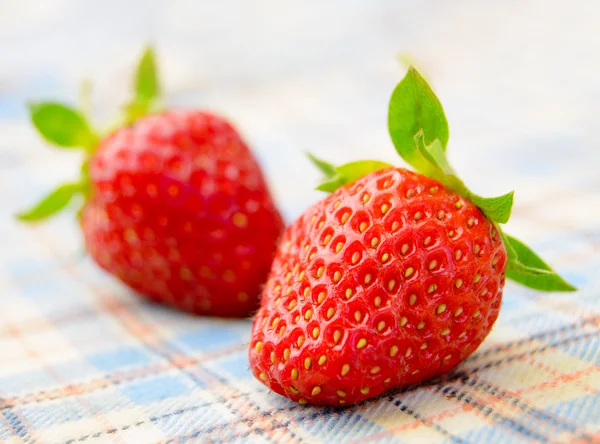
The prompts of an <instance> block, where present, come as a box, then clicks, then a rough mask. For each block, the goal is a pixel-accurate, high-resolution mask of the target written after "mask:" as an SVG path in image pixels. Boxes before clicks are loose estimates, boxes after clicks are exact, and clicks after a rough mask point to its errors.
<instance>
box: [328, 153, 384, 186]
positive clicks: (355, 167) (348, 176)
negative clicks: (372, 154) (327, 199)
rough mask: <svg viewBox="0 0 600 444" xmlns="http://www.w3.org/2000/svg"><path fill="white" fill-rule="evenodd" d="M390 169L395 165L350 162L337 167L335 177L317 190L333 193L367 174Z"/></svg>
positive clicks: (369, 161)
mask: <svg viewBox="0 0 600 444" xmlns="http://www.w3.org/2000/svg"><path fill="white" fill-rule="evenodd" d="M390 167H393V165H390V164H389V163H386V162H380V161H378V160H359V161H357V162H350V163H347V164H344V165H342V166H339V167H336V168H335V176H331V177H330V178H329V179H328V180H326V181H325V182H323V183H322V184H321V185H319V186H318V187H317V190H320V191H327V192H329V193H331V192H333V191H335V190H337V189H338V188H340V187H341V186H343V185H346V184H349V183H352V182H354V181H355V180H358V179H360V178H361V177H364V176H366V175H367V174H370V173H373V172H375V171H379V170H382V169H384V168H390Z"/></svg>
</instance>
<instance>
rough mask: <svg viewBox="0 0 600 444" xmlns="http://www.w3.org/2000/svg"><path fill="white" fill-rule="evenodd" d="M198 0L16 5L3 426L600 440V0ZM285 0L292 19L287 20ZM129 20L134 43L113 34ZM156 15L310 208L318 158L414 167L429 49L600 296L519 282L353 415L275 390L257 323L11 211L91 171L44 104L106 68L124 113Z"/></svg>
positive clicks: (165, 41) (289, 195)
mask: <svg viewBox="0 0 600 444" xmlns="http://www.w3.org/2000/svg"><path fill="white" fill-rule="evenodd" d="M0 1H1V0H0ZM196 3H199V2H191V3H185V2H183V3H182V2H173V3H169V5H170V6H169V7H166V6H165V7H164V8H165V9H161V8H157V9H156V10H155V11H154V10H153V11H154V12H149V10H147V9H146V8H145V6H146V3H145V2H143V3H142V2H128V3H127V6H125V5H123V4H122V2H117V1H116V0H110V1H105V2H102V8H106V9H95V8H100V6H92V5H91V3H90V4H88V5H87V7H86V8H84V9H85V11H84V10H83V9H82V7H80V6H79V5H80V2H75V1H73V2H70V3H69V2H47V3H44V5H46V6H44V8H39V9H36V14H31V13H30V12H31V11H30V9H31V8H29V7H28V6H27V5H28V2H8V1H7V2H5V4H4V5H3V6H2V8H0V10H2V11H8V10H9V9H10V11H11V12H12V15H11V14H0V29H1V30H2V31H0V54H2V55H3V56H5V55H8V57H7V59H5V60H4V61H3V62H2V63H0V64H1V65H2V67H3V71H1V72H0V214H2V216H3V217H1V218H0V273H1V274H0V294H1V295H2V296H1V297H0V440H1V441H3V442H9V443H21V442H24V443H37V442H43V443H90V444H91V443H96V442H132V443H139V442H161V443H167V442H168V443H172V442H187V441H195V440H200V441H206V442H212V441H221V442H235V441H250V442H290V443H296V442H311V443H312V442H350V443H351V442H357V443H358V442H365V441H374V442H375V441H376V442H399V443H410V442H428V443H429V442H461V443H464V442H468V443H471V442H472V443H479V442H548V441H554V442H600V402H599V401H600V395H599V391H600V296H599V291H600V286H599V284H600V277H599V276H600V254H598V253H599V252H600V191H599V185H600V182H599V180H598V167H599V166H600V150H598V146H600V138H599V136H598V134H599V133H598V128H597V108H598V106H597V105H598V100H599V99H598V98H599V97H600V80H599V79H600V77H599V76H598V75H597V73H598V72H599V68H600V66H599V65H598V62H597V58H596V59H594V58H593V57H587V55H585V54H588V53H587V52H585V51H589V54H597V53H598V51H600V48H598V39H597V26H596V23H597V22H598V20H599V19H600V17H598V15H599V13H600V11H599V8H598V6H597V4H596V3H594V2H593V1H590V2H588V3H586V2H577V1H576V2H575V4H570V5H569V6H568V9H567V6H564V5H563V2H558V1H556V2H555V1H546V2H543V5H541V4H537V3H536V2H533V1H516V0H514V1H511V0H507V1H505V2H501V3H500V4H498V5H496V6H495V8H494V11H493V13H490V12H489V10H488V9H487V6H488V5H490V4H489V3H487V5H486V6H481V5H480V4H481V3H485V2H465V1H462V2H461V1H457V2H452V3H451V4H449V3H447V2H438V3H436V2H432V3H431V4H430V5H429V6H422V7H416V6H415V4H414V3H413V4H412V6H410V7H409V6H407V5H398V4H397V2H385V1H383V0H381V1H373V2H342V1H339V2H319V4H318V7H315V5H312V6H310V5H309V4H310V2H308V4H306V5H305V6H298V5H297V6H298V9H297V10H296V11H294V13H291V12H290V13H287V14H285V13H284V12H285V11H286V10H287V9H285V8H288V6H289V5H287V6H285V7H284V6H279V3H277V2H266V3H263V2H236V3H234V2H233V1H227V2H206V3H207V5H198V4H196ZM208 3H211V4H210V5H208ZM0 4H1V3H0ZM98 4H100V3H98ZM265 4H268V6H269V8H270V12H271V13H274V14H275V13H280V14H279V15H276V14H275V15H274V16H273V17H275V16H277V17H279V20H274V21H273V24H272V25H270V26H267V25H265V22H264V20H265V19H264V11H263V10H262V9H261V7H262V6H264V5H265ZM560 5H563V6H560ZM111 7H114V10H115V11H118V15H114V16H113V15H111V14H110V13H108V12H106V11H108V10H109V9H110V8H111ZM7 8H9V9H7ZM527 8H530V9H531V8H533V11H534V12H532V13H528V14H522V11H524V10H525V9H527ZM34 9H35V8H34ZM528 10H529V9H528ZM140 11H143V13H142V15H141V16H140V17H141V18H140V20H134V19H133V17H136V18H137V17H138V15H137V14H138V12H140ZM580 11H586V13H585V14H581V13H580ZM105 12H106V13H105ZM115 14H117V13H116V12H115ZM80 16H81V17H83V16H85V17H88V18H89V26H87V27H82V26H81V23H79V22H78V20H75V19H74V18H77V17H80ZM532 17H535V18H536V19H535V20H533V22H532V19H531V18H532ZM509 19H510V24H511V29H512V31H511V33H510V35H505V34H506V33H505V32H504V31H502V29H504V28H502V26H503V25H502V23H505V22H506V21H507V20H509ZM199 22H202V23H210V24H211V25H210V26H209V27H207V28H203V27H202V26H199V25H198V23H199ZM109 23H110V29H111V30H114V32H111V36H105V37H106V39H100V38H98V37H97V36H95V37H94V36H93V33H94V32H96V33H97V32H99V30H102V29H104V30H106V29H108V26H109V25H108V24H109ZM532 23H533V24H534V25H537V27H536V28H535V32H536V33H539V35H540V36H541V37H540V38H539V39H538V38H537V37H536V36H537V35H538V34H536V35H535V36H534V35H533V34H531V33H529V31H530V30H531V29H532V28H531V27H532ZM424 24H427V26H424ZM50 28H52V29H54V31H52V32H50V33H48V29H50ZM84 28H85V29H84ZM538 28H539V29H538ZM148 29H152V30H153V31H152V32H155V33H156V35H154V37H156V36H160V39H159V42H160V44H159V54H160V55H161V56H162V59H161V61H162V64H163V66H165V70H164V72H165V77H166V79H165V80H166V81H167V82H172V83H167V93H168V95H169V98H170V99H169V100H170V101H171V103H174V104H175V105H188V104H205V105H207V106H210V107H212V108H217V109H221V110H225V111H226V112H227V113H228V114H229V115H230V116H231V117H232V119H233V120H235V121H236V122H237V123H238V124H239V125H240V127H241V129H242V130H243V132H244V133H245V134H246V136H247V138H248V139H249V140H250V141H251V143H252V145H253V146H255V149H256V152H257V154H258V156H259V157H260V159H261V161H262V163H263V165H264V166H265V170H266V173H267V175H268V176H269V177H270V178H271V182H272V186H273V190H274V193H275V195H276V197H277V199H278V201H279V203H280V205H281V207H282V209H283V210H284V213H285V214H286V216H287V219H288V220H291V219H292V218H294V217H295V216H297V215H298V214H300V212H301V211H302V210H303V209H304V208H306V206H307V205H309V204H310V203H311V202H313V201H315V200H316V199H317V198H318V197H319V194H318V193H316V192H311V191H309V188H310V184H311V183H316V181H317V177H318V176H317V173H316V172H314V171H313V170H312V169H311V166H310V165H309V164H308V162H306V160H305V159H304V157H303V151H305V150H307V149H310V150H311V151H315V152H319V153H320V154H321V155H322V156H323V157H325V158H328V159H338V161H348V160H352V159H358V158H361V157H363V158H364V157H369V158H382V159H384V160H388V161H396V160H395V159H394V154H393V150H392V148H391V144H390V143H389V141H388V140H387V135H386V133H385V130H386V128H385V109H386V104H387V99H388V96H389V92H390V91H391V88H392V87H393V86H394V84H395V82H396V81H397V80H398V79H399V78H400V76H401V75H402V72H401V70H400V69H398V67H397V66H396V64H395V62H394V60H393V55H394V54H395V52H396V51H397V50H399V49H405V48H406V47H407V46H409V47H410V48H411V49H412V50H413V51H414V54H417V55H418V56H419V57H420V62H421V63H422V69H423V71H424V72H426V73H427V75H428V76H429V77H430V78H431V79H432V82H433V84H434V87H435V89H436V90H437V91H438V93H439V95H440V97H441V99H442V102H443V103H444V104H445V106H446V110H447V114H448V117H449V120H450V124H451V129H452V137H451V143H450V147H449V149H450V151H451V156H452V160H453V161H454V163H455V166H456V168H457V169H458V170H459V171H460V172H461V173H462V175H463V176H464V178H465V180H466V181H467V183H468V184H470V185H471V186H472V188H473V189H474V190H476V191H478V192H480V193H482V194H490V195H491V194H499V193H500V192H505V191H507V190H508V189H511V188H513V187H514V188H515V189H516V190H517V194H516V199H517V201H516V205H515V209H514V215H513V221H511V223H510V224H509V226H508V228H507V231H508V232H510V233H511V234H514V235H515V236H517V237H520V238H522V239H524V240H526V241H527V243H529V244H530V245H531V246H532V247H534V249H536V251H538V252H539V253H540V254H541V255H542V256H543V257H544V258H546V259H548V261H549V262H550V263H552V264H553V265H554V266H555V267H556V268H557V270H559V271H560V272H561V273H563V274H564V275H565V276H566V277H567V278H568V279H569V280H570V281H572V282H573V283H574V284H575V285H577V286H579V287H580V289H581V290H580V291H579V292H578V293H575V294H542V293H539V292H535V291H530V290H527V289H524V288H522V287H519V286H517V285H514V284H511V283H508V284H507V288H506V291H505V296H504V301H503V307H502V311H501V314H500V317H499V319H498V322H497V323H496V325H495V327H494V329H493V331H492V333H491V335H490V336H489V337H488V339H487V340H486V341H485V343H484V344H483V345H482V346H481V347H480V348H479V350H477V352H476V353H475V354H474V355H473V356H472V357H470V358H469V359H468V360H467V361H465V362H464V363H462V364H461V365H460V366H459V367H457V368H456V369H455V370H454V371H452V372H451V373H450V374H448V375H446V376H444V377H443V378H441V379H438V380H434V381H430V382H428V383H425V384H423V385H420V386H415V387H409V388H406V389H404V390H400V391H395V392H391V393H389V394H387V395H386V396H383V397H381V398H379V399H377V400H372V401H368V402H364V403H362V404H360V405H357V406H354V407H349V408H314V407H310V406H301V405H298V404H296V403H293V402H291V401H289V400H287V399H286V398H283V397H280V396H278V395H276V394H273V393H269V392H268V390H267V389H266V388H265V387H264V386H263V385H261V384H259V383H258V382H257V381H255V380H254V378H253V377H252V375H251V373H250V371H249V370H248V361H247V342H248V334H249V330H250V321H248V320H241V321H225V320H218V319H208V318H200V317H192V316H188V315H185V314H182V313H179V312H175V311H172V310H169V309H165V308H162V307H159V306H155V305H151V304H147V303H145V302H143V301H141V300H140V299H138V298H137V297H136V296H135V295H133V294H131V292H129V291H128V290H127V289H126V288H124V287H123V286H122V285H120V284H119V283H117V282H116V281H115V280H113V279H112V278H111V277H110V276H107V275H106V274H104V273H103V272H102V271H100V270H99V269H98V268H97V267H96V266H95V265H94V264H93V263H92V262H91V260H90V259H89V258H88V257H86V256H85V254H84V253H83V251H82V243H81V239H80V235H79V231H78V227H77V225H76V223H75V222H74V221H73V219H72V217H70V216H69V215H64V216H59V217H58V218H56V219H54V220H52V221H51V222H49V223H48V224H45V225H39V226H33V227H31V226H22V225H18V224H17V223H15V222H14V221H13V220H12V219H11V218H10V217H9V215H10V214H12V213H14V212H15V211H16V210H17V209H20V208H22V207H23V206H26V205H28V204H30V203H32V202H33V201H35V200H36V199H37V198H39V197H40V196H41V195H42V193H44V192H45V191H46V190H48V189H49V188H50V187H52V186H53V185H55V184H57V183H58V182H59V181H61V180H65V179H69V178H72V177H74V175H75V174H76V171H77V163H78V160H79V159H78V158H77V157H78V156H77V155H76V154H74V153H72V152H58V151H52V150H51V149H49V148H47V147H46V146H44V145H43V143H41V142H40V141H39V140H38V138H37V136H36V135H35V134H34V133H33V131H32V130H31V129H30V128H29V127H28V125H27V123H26V121H25V111H24V108H23V107H22V103H23V102H24V100H25V99H26V98H31V97H36V96H42V97H61V96H62V97H72V96H73V93H74V90H73V89H72V85H73V84H74V83H73V82H74V79H76V78H77V77H78V76H79V75H80V74H81V73H82V72H84V71H87V72H88V73H89V72H92V73H93V74H94V76H93V80H94V81H95V82H96V84H97V85H98V88H97V90H96V91H97V97H98V98H99V99H98V100H97V102H96V107H97V111H98V112H99V114H101V115H103V114H106V110H107V109H108V108H110V107H112V106H114V105H115V104H116V103H118V102H120V101H122V100H123V99H124V93H123V92H122V91H123V88H125V86H126V85H125V84H124V82H123V78H124V77H125V76H126V75H128V71H126V68H125V67H126V66H128V64H129V63H130V61H131V60H134V59H135V54H136V53H137V52H138V50H139V43H140V42H141V41H144V40H147V39H148V38H152V37H153V34H149V32H148ZM232 29H236V30H237V31H238V32H239V33H240V34H239V35H240V36H244V38H245V40H244V45H241V44H240V45H237V44H232V43H231V40H228V37H230V33H231V32H232V31H231V30H232ZM120 30H121V31H122V32H121V31H120ZM124 30H126V31H127V32H125V31H124ZM559 30H564V32H559ZM284 31H288V32H287V33H284ZM88 32H89V33H90V34H88ZM500 34H501V35H502V38H501V39H500V38H499V37H498V35H500ZM73 35H81V38H76V39H74V38H73ZM567 35H568V37H569V38H564V37H565V36H567ZM542 37H543V38H542ZM236 41H237V40H236ZM9 48H10V49H11V51H5V49H9ZM50 48H52V49H53V50H50ZM59 48H60V49H59ZM481 48H485V51H482V50H481ZM12 49H16V50H14V51H13V50H12ZM74 54H76V55H77V56H76V57H75V56H74ZM74 58H75V59H77V62H73V59H74ZM50 60H52V61H53V63H51V64H49V63H48V62H49V61H50ZM594 60H595V61H594ZM92 63H93V64H92ZM91 67H97V68H94V69H93V70H92V69H91ZM196 75H197V76H196ZM215 105H216V106H215ZM375 147H377V148H375ZM365 149H367V151H368V153H367V154H365ZM492 153H493V154H492ZM490 160H492V162H490ZM396 162H397V161H396Z"/></svg>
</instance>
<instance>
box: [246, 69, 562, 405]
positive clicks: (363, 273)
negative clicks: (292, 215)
mask: <svg viewBox="0 0 600 444" xmlns="http://www.w3.org/2000/svg"><path fill="white" fill-rule="evenodd" d="M409 75H414V72H409ZM417 80H419V81H422V79H421V78H420V77H419V78H417ZM406 81H409V82H410V81H411V79H410V78H408V80H407V79H405V80H404V81H403V82H406ZM422 82H423V84H424V85H425V86H426V83H424V81H422ZM405 86H406V84H402V83H401V84H400V85H399V88H400V87H405ZM415 88H419V94H413V93H411V94H407V96H408V98H409V99H408V100H410V98H413V97H415V96H417V97H418V96H423V95H426V94H427V93H428V90H427V89H426V88H425V87H424V86H423V85H417V86H416V87H415ZM431 94H433V93H431ZM433 97H435V96H433ZM401 98H402V99H405V97H404V96H403V95H401ZM392 100H393V101H394V100H398V99H394V97H393V98H392ZM436 100H437V99H436ZM430 104H431V100H430V101H429V102H428V104H425V105H423V104H421V103H416V104H415V111H416V112H420V111H422V110H426V108H427V106H428V105H430ZM409 105H410V103H409ZM408 109H410V106H409V107H408ZM429 112H430V113H432V111H429ZM435 115H436V116H437V119H436V122H438V123H439V121H440V117H439V116H440V112H438V113H437V114H435ZM441 115H442V116H443V114H441ZM410 117H411V116H409V117H407V119H408V118H410ZM417 120H418V123H419V124H424V125H425V126H426V127H428V128H429V127H430V126H431V125H428V117H427V115H425V117H423V116H421V118H420V119H417ZM444 121H445V118H444ZM390 128H391V129H393V126H392V125H390ZM422 128H423V127H421V128H420V129H422ZM416 132H418V133H419V137H417V139H416V141H417V143H420V144H421V147H420V149H421V150H423V151H420V153H421V154H422V156H423V159H418V160H415V158H414V157H413V158H411V161H412V162H414V163H416V164H419V162H422V161H423V160H425V161H427V162H429V163H428V164H425V163H421V164H420V166H421V167H423V165H425V166H427V165H429V167H426V168H423V169H425V170H426V171H428V173H429V174H430V175H432V176H436V177H438V178H439V179H440V180H439V181H438V180H435V179H432V178H430V177H426V176H424V175H422V174H417V173H413V172H410V171H408V170H405V169H401V168H390V167H384V168H382V166H385V164H382V163H380V162H374V161H366V162H356V163H352V164H347V165H344V166H342V167H339V168H334V167H332V166H331V165H328V164H325V163H324V162H322V161H318V160H316V159H314V160H315V161H316V162H317V163H318V165H319V166H320V167H321V168H322V169H323V171H324V172H326V173H328V174H329V176H330V179H329V180H328V181H327V182H326V183H324V184H323V185H322V186H321V189H324V190H328V191H329V190H334V189H335V188H337V190H336V191H334V192H333V194H331V195H330V196H329V197H327V198H326V199H324V200H322V201H320V202H317V203H316V204H314V205H313V206H312V207H311V208H309V209H308V210H307V211H306V212H305V213H304V214H302V215H301V216H300V218H298V219H297V220H296V221H295V222H294V223H293V224H292V225H291V226H290V227H289V228H288V229H287V230H286V232H285V233H284V235H283V238H282V241H281V244H280V247H279V250H278V251H277V254H276V256H275V261H274V263H273V267H272V269H271V274H270V277H269V280H268V282H267V285H266V287H265V289H264V292H263V296H262V303H261V308H260V310H259V312H258V313H257V315H256V318H255V321H254V325H253V329H252V335H251V341H250V351H249V359H250V366H251V368H252V371H253V373H254V375H255V376H256V377H257V378H258V379H259V380H261V381H262V382H263V383H264V384H265V385H266V386H268V387H269V388H270V389H272V390H273V391H275V392H277V393H279V394H281V395H284V396H288V397H290V398H291V399H293V400H296V401H298V402H300V403H302V404H304V403H311V404H331V405H348V404H353V403H356V402H359V401H361V400H364V399H366V398H370V397H374V396H377V395H380V394H381V393H383V392H385V391H387V390H390V389H393V388H398V387H401V386H405V385H407V384H416V383H419V382H421V381H424V380H426V379H428V378H431V377H434V376H436V375H440V374H442V373H444V372H447V371H449V370H450V369H451V368H453V367H454V366H456V365H457V364H458V363H459V362H461V361H462V360H464V359H465V358H466V357H467V356H469V355H470V354H471V353H472V352H473V351H474V350H475V349H476V348H477V347H478V346H479V345H480V344H481V342H482V341H483V340H484V339H485V337H486V336H487V335H488V333H489V331H490V329H491V328H492V325H493V324H494V322H495V320H496V318H497V317H498V312H499V309H500V302H501V299H502V291H503V287H504V281H505V271H507V270H509V271H510V273H512V274H511V275H510V277H512V278H513V279H515V280H517V281H521V282H523V281H524V280H525V279H523V278H522V277H521V276H520V275H519V273H527V276H528V277H529V278H531V277H532V276H535V277H536V279H537V280H536V282H537V285H538V286H540V285H541V282H542V281H543V280H544V279H546V281H547V280H548V278H549V276H550V275H552V276H553V277H552V279H555V280H556V279H560V277H558V276H557V275H556V274H553V273H551V272H550V271H548V270H550V269H549V267H547V265H546V264H545V263H543V262H542V261H541V259H539V258H537V256H535V257H536V258H537V259H538V260H539V262H536V261H535V260H532V259H531V256H530V255H529V252H530V250H528V249H527V247H525V246H524V245H523V244H520V243H519V245H517V242H518V241H516V240H514V239H513V238H510V237H508V236H506V235H504V234H503V233H502V232H501V231H500V230H499V228H498V227H497V226H496V225H495V224H494V222H500V221H505V219H507V213H508V212H510V204H511V203H512V194H510V195H506V196H502V197H500V198H496V199H484V198H481V197H479V196H476V195H474V194H473V193H471V192H470V191H469V190H468V189H467V188H466V187H465V186H464V184H462V182H460V181H459V180H458V179H457V178H456V176H455V175H454V172H453V171H450V169H449V165H447V161H446V160H445V157H444V154H443V150H442V151H441V154H440V150H439V147H440V146H441V145H439V146H433V145H437V144H439V141H438V142H436V143H435V144H432V145H431V146H426V145H424V144H422V140H421V139H422V137H423V136H422V132H420V131H418V130H417V131H416ZM439 132H440V131H439V128H438V134H439ZM392 133H393V132H392ZM392 135H393V136H394V134H392ZM442 135H443V131H442ZM446 135H447V129H446ZM446 140H447V138H446ZM424 150H428V151H424ZM401 154H406V152H405V150H404V149H402V150H401ZM411 155H412V156H415V153H414V152H412V153H411ZM407 157H409V158H410V156H407ZM412 162H411V163H412ZM442 166H443V167H444V168H442ZM369 171H374V172H370V173H369ZM365 173H367V174H366V175H364V174H365ZM363 175H364V176H363ZM360 176H363V177H362V178H360ZM450 176H452V177H450ZM357 178H358V180H355V179H357ZM451 188H452V189H454V190H456V191H453V190H452V189H451ZM457 191H458V192H457ZM465 196H468V198H467V197H465ZM472 200H473V201H477V202H478V204H479V207H481V208H478V206H476V205H475V204H474V203H473V202H472ZM509 200H510V202H509ZM503 238H504V239H505V241H506V244H507V245H506V248H505V245H504V243H503V240H502V239H503ZM521 246H522V248H521ZM531 253H532V252H531ZM532 254H533V253H532ZM527 262H529V263H527ZM534 262H535V263H536V264H537V265H536V266H533V265H532V264H533V263H534ZM507 267H508V268H507ZM544 267H546V269H544ZM557 282H558V281H556V282H554V284H553V285H554V286H552V285H550V284H548V283H547V282H546V284H545V285H546V288H544V289H560V290H567V289H572V287H570V286H568V284H566V282H564V281H560V282H562V284H560V285H559V283H557ZM523 283H526V284H527V285H530V286H534V285H531V282H528V283H527V282H523ZM542 283H543V282H542ZM561 285H562V287H561Z"/></svg>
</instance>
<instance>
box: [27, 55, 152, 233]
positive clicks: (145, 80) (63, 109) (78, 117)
mask: <svg viewBox="0 0 600 444" xmlns="http://www.w3.org/2000/svg"><path fill="white" fill-rule="evenodd" d="M134 87H135V88H134V97H133V98H132V99H131V101H129V102H128V103H127V104H126V105H125V106H124V107H123V109H122V113H121V117H120V118H119V119H118V122H117V124H116V125H115V127H114V128H112V129H109V130H108V131H104V132H103V133H110V132H112V131H113V130H114V129H116V128H119V127H122V126H127V125H131V124H132V123H133V122H135V121H136V120H137V119H139V118H141V117H143V116H145V115H147V114H150V113H152V112H156V111H157V110H159V109H160V104H159V99H160V89H159V82H158V74H157V69H156V62H155V57H154V52H153V50H152V48H150V47H148V48H146V50H145V51H144V53H143V55H142V57H141V59H140V61H139V63H138V65H137V70H136V74H135V78H134ZM81 99H82V100H81V102H82V103H81V104H80V107H79V109H78V108H75V107H71V106H68V105H64V104H61V103H58V102H36V103H31V104H29V114H30V118H31V121H32V123H33V125H34V126H35V128H36V129H37V131H38V132H39V134H40V135H41V136H42V138H43V139H44V140H46V141H47V142H48V143H50V144H52V145H54V146H56V147H59V148H63V149H74V150H79V151H81V152H83V162H82V165H81V168H80V173H79V178H78V180H76V181H74V182H69V183H65V184H61V185H59V186H58V187H57V188H55V189H54V190H53V191H51V192H50V193H49V194H47V195H46V196H45V197H44V198H42V199H41V200H40V201H39V202H38V203H37V204H35V205H34V206H33V207H31V208H30V209H28V210H25V211H23V212H20V213H18V214H17V215H16V217H17V219H19V220H21V221H24V222H34V221H40V220H43V219H46V218H48V217H51V216H53V215H55V214H58V213H59V212H60V211H62V210H63V209H65V208H66V207H67V206H68V205H69V203H70V202H71V201H72V200H73V199H74V198H78V197H79V198H80V200H83V203H82V205H81V208H80V210H79V213H80V212H81V209H82V208H83V206H84V205H85V202H86V201H87V200H88V199H89V198H90V196H91V192H92V188H91V182H90V178H89V160H90V158H91V156H92V155H93V154H94V153H95V151H96V149H97V148H98V145H99V143H100V140H101V138H102V137H101V133H100V132H99V131H97V130H96V129H94V128H93V126H92V125H91V124H90V120H89V119H88V118H87V116H86V114H87V113H88V112H89V83H87V82H85V83H83V88H82V98H81Z"/></svg>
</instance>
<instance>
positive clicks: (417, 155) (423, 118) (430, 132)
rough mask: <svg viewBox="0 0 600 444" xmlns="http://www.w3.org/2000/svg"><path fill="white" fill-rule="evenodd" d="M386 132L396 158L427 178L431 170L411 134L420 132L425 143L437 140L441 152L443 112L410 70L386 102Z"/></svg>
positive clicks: (445, 132) (445, 123) (444, 127)
mask: <svg viewBox="0 0 600 444" xmlns="http://www.w3.org/2000/svg"><path fill="white" fill-rule="evenodd" d="M388 128H389V132H390V136H391V138H392V142H393V143H394V146H395V147H396V151H398V154H400V156H401V157H402V158H403V159H404V160H405V161H406V162H407V163H409V164H410V165H412V166H413V167H414V168H415V169H416V170H417V171H419V172H421V173H422V174H426V175H428V173H429V172H430V170H431V167H430V163H429V162H428V161H427V159H426V158H425V157H424V156H423V154H422V153H421V152H420V150H419V149H418V147H417V146H416V145H415V139H414V136H415V134H417V132H419V130H423V131H424V133H425V134H426V135H427V138H428V142H432V141H434V140H435V139H439V141H440V143H441V147H442V150H445V149H446V145H447V144H448V138H449V131H448V121H447V120H446V115H445V114H444V109H443V108H442V105H441V103H440V101H439V100H438V98H437V96H436V95H435V93H434V92H433V91H432V90H431V88H430V87H429V85H428V84H427V82H426V81H425V79H424V78H423V77H422V76H421V75H420V74H419V73H418V71H417V70H416V69H415V68H414V67H412V66H411V67H410V68H409V69H408V72H407V73H406V76H404V78H403V79H402V80H401V81H400V83H399V84H398V86H396V88H395V89H394V92H393V93H392V97H391V98H390V103H389V109H388Z"/></svg>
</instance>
